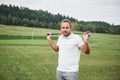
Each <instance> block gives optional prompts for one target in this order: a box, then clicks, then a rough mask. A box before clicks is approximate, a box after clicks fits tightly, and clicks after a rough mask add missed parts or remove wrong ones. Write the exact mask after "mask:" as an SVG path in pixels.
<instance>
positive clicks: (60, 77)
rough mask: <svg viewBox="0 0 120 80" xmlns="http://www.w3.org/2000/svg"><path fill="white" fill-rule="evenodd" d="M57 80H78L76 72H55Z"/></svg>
mask: <svg viewBox="0 0 120 80" xmlns="http://www.w3.org/2000/svg"><path fill="white" fill-rule="evenodd" d="M56 76H57V80H78V72H62V71H56Z"/></svg>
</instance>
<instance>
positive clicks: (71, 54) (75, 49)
mask: <svg viewBox="0 0 120 80" xmlns="http://www.w3.org/2000/svg"><path fill="white" fill-rule="evenodd" d="M83 44H84V42H83V40H82V38H81V37H80V36H79V35H76V34H73V33H71V34H70V36H68V37H64V36H63V35H61V36H59V38H58V42H57V45H58V46H59V56H58V67H57V70H58V71H65V72H76V71H78V69H79V60H80V49H79V47H80V46H81V45H83Z"/></svg>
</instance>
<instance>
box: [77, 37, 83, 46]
mask: <svg viewBox="0 0 120 80" xmlns="http://www.w3.org/2000/svg"><path fill="white" fill-rule="evenodd" d="M83 44H84V42H83V40H82V38H81V37H80V36H78V37H77V45H78V47H81V46H82V45H83Z"/></svg>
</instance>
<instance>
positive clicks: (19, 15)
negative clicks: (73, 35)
mask: <svg viewBox="0 0 120 80" xmlns="http://www.w3.org/2000/svg"><path fill="white" fill-rule="evenodd" d="M65 18H67V19H69V20H71V21H72V22H73V26H74V27H73V30H75V31H86V30H90V31H91V32H96V33H112V34H120V25H114V24H112V25H110V24H109V23H106V22H101V21H89V22H88V21H87V22H85V21H78V20H77V19H75V18H73V17H69V16H65V15H61V14H60V13H58V14H52V13H50V12H48V11H47V10H46V11H44V10H41V9H40V10H31V9H29V8H26V7H18V6H14V5H9V6H8V5H5V4H1V5H0V24H5V25H18V26H27V27H38V28H49V29H50V28H51V29H59V28H60V21H61V20H62V19H65Z"/></svg>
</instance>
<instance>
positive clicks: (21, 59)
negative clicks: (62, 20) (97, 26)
mask: <svg viewBox="0 0 120 80" xmlns="http://www.w3.org/2000/svg"><path fill="white" fill-rule="evenodd" d="M47 32H59V31H58V30H50V29H42V28H34V36H44V38H38V39H32V38H31V39H19V38H20V37H17V38H18V39H14V37H13V39H12V37H10V39H9V38H7V39H6V37H4V36H6V35H7V36H11V35H13V36H32V35H31V34H32V28H28V27H21V26H5V25H0V35H1V36H2V35H3V37H2V39H0V80H56V67H57V59H58V54H57V53H56V52H54V51H53V50H52V49H51V47H50V46H49V44H48V42H47V40H46V39H45V35H46V33H47ZM55 37H58V36H55ZM53 38H54V36H53ZM54 41H55V42H56V41H57V40H56V39H54ZM89 43H90V47H91V54H90V55H86V54H84V53H81V60H80V68H79V69H80V70H79V80H120V35H112V34H96V33H93V34H92V36H91V39H90V41H89Z"/></svg>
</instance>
